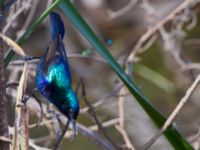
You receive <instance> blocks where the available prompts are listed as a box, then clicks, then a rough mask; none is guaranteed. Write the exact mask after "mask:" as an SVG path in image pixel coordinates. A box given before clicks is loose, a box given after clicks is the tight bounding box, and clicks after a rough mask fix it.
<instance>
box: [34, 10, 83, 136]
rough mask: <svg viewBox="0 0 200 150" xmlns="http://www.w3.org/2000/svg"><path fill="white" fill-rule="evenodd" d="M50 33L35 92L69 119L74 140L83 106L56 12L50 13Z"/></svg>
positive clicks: (42, 57) (60, 21)
mask: <svg viewBox="0 0 200 150" xmlns="http://www.w3.org/2000/svg"><path fill="white" fill-rule="evenodd" d="M50 31H51V32H50V33H51V39H50V42H49V45H48V46H47V48H46V50H45V52H44V54H43V55H42V56H41V58H40V59H39V62H38V64H37V70H36V88H37V89H38V90H39V92H40V93H41V94H42V95H43V96H44V97H45V98H46V100H47V101H48V102H50V103H52V104H53V105H54V106H55V107H56V108H57V109H58V110H59V111H60V112H61V113H62V114H64V115H65V116H66V117H67V118H68V124H69V123H71V124H72V129H73V136H74V135H75V134H76V120H77V117H78V114H79V109H80V106H79V101H78V97H77V95H76V93H75V91H74V90H73V88H72V81H71V73H70V67H69V63H68V59H67V55H66V50H65V47H64V43H63V38H64V35H65V28H64V23H63V21H62V20H61V17H60V16H59V14H58V13H56V12H51V13H50ZM67 128H68V127H67Z"/></svg>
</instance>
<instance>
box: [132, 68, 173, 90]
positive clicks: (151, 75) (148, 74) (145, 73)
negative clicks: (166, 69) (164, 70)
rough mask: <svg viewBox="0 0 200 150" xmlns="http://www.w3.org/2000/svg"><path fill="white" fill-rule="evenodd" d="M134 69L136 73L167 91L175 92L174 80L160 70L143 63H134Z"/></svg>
mask: <svg viewBox="0 0 200 150" xmlns="http://www.w3.org/2000/svg"><path fill="white" fill-rule="evenodd" d="M133 69H134V72H135V74H137V75H139V76H140V77H142V78H144V79H146V80H148V81H149V82H151V83H153V84H155V85H156V86H157V87H159V88H161V89H163V90H164V91H165V92H168V93H173V92H174V91H175V86H174V84H173V82H171V81H169V80H168V79H166V78H165V77H164V76H162V75H161V74H159V73H158V72H156V71H154V70H152V69H150V68H148V67H146V66H144V65H142V64H134V65H133Z"/></svg>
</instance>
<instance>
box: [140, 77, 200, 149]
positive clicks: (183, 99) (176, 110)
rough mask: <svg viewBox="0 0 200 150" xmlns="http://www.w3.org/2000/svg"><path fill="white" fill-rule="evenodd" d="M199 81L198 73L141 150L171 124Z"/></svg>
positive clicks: (149, 144)
mask: <svg viewBox="0 0 200 150" xmlns="http://www.w3.org/2000/svg"><path fill="white" fill-rule="evenodd" d="M199 82H200V74H199V75H198V76H197V78H196V79H195V81H194V82H193V84H192V85H191V86H190V87H189V88H188V90H187V91H186V93H185V96H184V97H183V98H182V99H181V100H180V102H179V103H178V105H177V106H176V108H175V109H174V111H173V112H172V113H171V114H170V116H169V117H168V118H167V120H166V122H165V123H164V125H163V126H162V128H161V129H160V130H159V131H158V132H157V133H156V134H155V136H153V137H152V138H151V139H150V140H149V142H147V143H146V144H145V145H144V147H143V148H142V150H146V149H148V148H149V147H150V146H151V145H152V144H153V143H154V142H155V141H156V140H157V139H158V138H159V137H160V136H161V135H162V134H163V132H164V131H165V130H166V129H167V128H168V127H169V126H170V125H171V124H172V122H173V121H174V119H175V117H176V116H177V114H178V113H179V112H180V110H181V109H182V108H183V106H184V105H185V103H186V102H187V101H188V100H189V98H190V96H191V95H192V93H193V92H194V90H195V89H196V87H197V86H198V84H199Z"/></svg>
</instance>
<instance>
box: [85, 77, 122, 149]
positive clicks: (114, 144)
mask: <svg viewBox="0 0 200 150" xmlns="http://www.w3.org/2000/svg"><path fill="white" fill-rule="evenodd" d="M81 85H82V97H83V100H84V102H85V103H86V105H87V106H88V107H89V110H88V112H89V113H90V114H91V116H92V117H93V118H94V121H95V122H96V124H97V126H98V128H99V130H100V131H101V133H102V134H103V135H104V136H105V138H106V139H108V141H109V142H110V143H112V145H113V146H114V147H115V148H116V149H118V148H119V147H118V145H117V144H116V143H115V142H114V141H113V140H112V139H111V138H110V137H109V135H108V134H107V133H106V130H105V128H104V126H103V125H102V124H101V122H100V121H99V119H98V118H97V115H96V113H95V110H94V108H93V107H92V105H91V104H90V103H89V101H88V99H87V96H86V91H85V85H84V83H83V79H81Z"/></svg>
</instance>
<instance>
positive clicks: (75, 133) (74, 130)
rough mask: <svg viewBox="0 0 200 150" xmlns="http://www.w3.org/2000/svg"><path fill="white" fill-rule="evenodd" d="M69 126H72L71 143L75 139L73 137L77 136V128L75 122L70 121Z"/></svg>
mask: <svg viewBox="0 0 200 150" xmlns="http://www.w3.org/2000/svg"><path fill="white" fill-rule="evenodd" d="M71 125H72V130H73V131H72V132H73V134H72V137H71V141H72V140H73V139H74V138H75V136H76V135H77V127H76V120H74V119H72V120H71Z"/></svg>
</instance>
